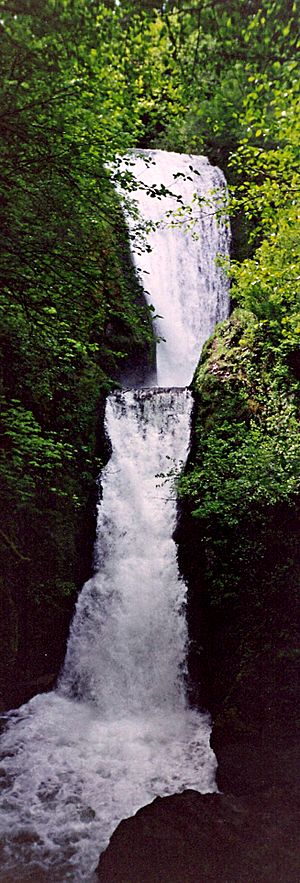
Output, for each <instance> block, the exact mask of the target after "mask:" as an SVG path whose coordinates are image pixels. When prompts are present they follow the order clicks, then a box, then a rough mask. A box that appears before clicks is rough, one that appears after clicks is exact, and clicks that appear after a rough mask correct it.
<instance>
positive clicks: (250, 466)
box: [180, 312, 300, 526]
mask: <svg viewBox="0 0 300 883" xmlns="http://www.w3.org/2000/svg"><path fill="white" fill-rule="evenodd" d="M195 393H196V403H197V423H196V457H195V461H194V462H193V464H192V466H190V467H189V469H188V471H187V473H186V475H184V476H183V477H182V479H181V481H180V493H181V494H183V495H184V496H185V495H187V496H188V498H189V499H190V501H191V505H192V510H193V514H194V515H195V516H196V517H197V518H201V519H204V520H205V521H208V522H211V521H212V520H214V519H217V521H218V522H220V523H222V522H223V523H224V524H225V525H229V526H233V525H238V523H239V522H240V521H241V520H242V519H243V518H245V517H246V516H247V515H248V516H249V517H250V516H251V517H255V518H256V517H259V516H260V515H262V514H264V513H265V511H266V508H268V507H270V506H272V505H274V504H275V503H277V502H279V501H285V500H286V501H288V500H292V499H293V496H294V495H295V494H297V492H299V488H300V441H299V423H298V398H297V394H298V395H299V384H298V383H297V381H296V379H295V377H293V375H292V374H291V373H290V372H289V369H288V366H287V363H286V350H285V348H282V349H281V350H280V349H277V348H276V346H275V347H274V346H272V342H271V341H270V338H269V335H268V329H266V327H265V324H264V323H259V322H257V321H256V320H255V317H254V316H253V315H252V314H249V313H241V312H237V313H236V314H235V313H234V314H233V315H232V317H231V319H230V320H229V321H228V322H227V323H226V324H225V325H224V327H223V328H222V329H221V328H220V331H219V332H218V334H217V336H216V338H214V339H213V341H212V343H211V344H210V345H209V346H208V347H207V350H206V354H205V357H204V361H203V362H202V363H201V364H200V367H199V370H198V372H197V374H196V378H195Z"/></svg>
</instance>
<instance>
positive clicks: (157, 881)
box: [97, 789, 300, 883]
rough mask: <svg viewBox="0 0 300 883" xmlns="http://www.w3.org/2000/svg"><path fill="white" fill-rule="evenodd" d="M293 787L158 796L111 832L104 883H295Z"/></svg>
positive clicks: (297, 801) (296, 802) (298, 858)
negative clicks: (241, 794) (238, 793)
mask: <svg viewBox="0 0 300 883" xmlns="http://www.w3.org/2000/svg"><path fill="white" fill-rule="evenodd" d="M299 815H300V797H299V793H298V792H297V791H296V789H292V790H291V791H288V792H287V791H285V790H279V791H269V792H268V793H264V794H259V795H257V796H254V795H253V796H251V797H247V798H246V797H244V798H243V797H233V796H225V795H220V794H206V795H201V794H198V793H197V792H195V791H185V792H184V793H183V794H177V795H174V796H172V797H167V798H157V799H156V800H155V801H154V802H153V803H152V804H150V806H146V807H144V808H143V809H141V810H139V812H138V813H137V814H136V815H135V816H134V817H133V818H131V819H126V820H125V821H123V822H121V824H120V825H119V826H118V828H117V830H116V831H115V832H114V834H113V836H112V838H111V841H110V844H109V846H108V848H107V850H106V851H105V852H104V853H103V855H102V856H101V858H100V862H99V865H98V869H97V874H98V879H99V880H100V881H101V883H219V881H223V883H287V881H288V883H298V881H299V877H300V851H299V849H297V839H298V835H297V832H298V826H299V822H300V818H299Z"/></svg>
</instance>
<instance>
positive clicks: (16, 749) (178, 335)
mask: <svg viewBox="0 0 300 883" xmlns="http://www.w3.org/2000/svg"><path fill="white" fill-rule="evenodd" d="M149 159H150V161H151V162H150V166H149ZM131 162H132V163H134V173H135V175H136V176H137V178H140V179H141V180H142V181H143V182H144V183H145V184H146V185H148V184H149V183H152V182H153V180H155V182H156V183H157V184H160V183H162V184H164V185H165V187H167V188H168V189H173V185H172V180H173V179H172V174H173V172H174V173H175V174H177V173H178V172H182V173H183V174H184V175H186V173H187V171H188V169H189V166H190V165H192V166H193V168H195V169H197V171H198V174H197V175H195V174H192V173H190V172H189V177H191V178H192V181H187V180H183V179H182V178H181V179H180V178H179V179H177V182H178V180H179V181H180V182H181V186H180V187H179V185H178V183H177V185H176V188H177V191H176V192H179V191H180V192H181V193H182V194H183V199H184V201H186V202H187V203H190V202H191V199H192V196H193V193H194V192H195V190H197V191H198V192H200V193H201V195H204V196H205V197H207V196H208V194H209V192H210V191H211V190H212V189H216V188H217V189H218V190H219V191H220V190H222V191H224V180H223V176H222V174H221V172H219V170H217V169H213V168H212V167H211V166H210V165H209V163H208V162H207V160H205V159H204V158H203V157H185V156H181V155H176V154H166V153H163V152H161V151H156V152H147V153H146V155H145V159H143V157H141V156H139V158H137V159H134V158H132V160H131ZM154 163H155V165H154ZM150 173H151V174H150ZM150 179H151V181H150ZM171 185H172V187H171ZM174 192H175V191H174ZM137 195H138V202H139V205H140V209H141V212H142V215H143V217H144V218H146V219H147V218H148V219H149V218H151V219H152V220H155V221H157V220H158V213H159V214H160V216H161V215H162V214H163V211H166V209H167V210H168V211H170V210H171V209H173V208H174V205H175V207H176V202H175V203H174V199H173V200H172V198H171V197H170V196H166V197H164V198H163V199H162V200H161V201H160V200H158V205H157V200H155V199H153V198H151V197H149V196H147V194H146V192H145V190H144V189H141V190H139V191H138V194H137ZM215 199H217V196H215ZM197 210H198V209H197ZM194 229H195V231H196V232H197V233H198V234H199V239H194V238H191V233H190V232H189V231H186V230H184V229H182V228H181V229H177V230H176V231H175V232H174V231H172V230H170V229H169V228H168V227H167V226H166V225H165V224H164V225H162V226H160V227H159V228H158V230H157V231H156V232H153V233H152V234H151V237H150V239H151V245H152V248H153V251H152V252H151V254H150V255H149V254H143V255H142V256H139V257H137V256H136V258H135V260H136V262H137V264H138V265H139V267H140V268H141V271H143V272H145V271H147V273H149V275H147V284H146V287H147V289H148V292H149V294H148V297H149V299H150V301H152V302H153V303H154V305H155V308H156V311H157V312H158V313H159V314H161V315H162V316H163V319H158V320H156V322H157V326H158V333H161V323H163V332H162V333H163V336H164V337H165V338H166V343H160V344H159V347H158V359H157V361H158V383H159V384H160V386H162V387H168V386H169V387H173V388H171V389H167V388H163V389H161V388H159V387H154V388H152V389H150V388H145V389H139V390H124V391H118V392H116V393H112V394H111V395H110V396H109V398H108V402H107V409H106V428H107V432H108V434H109V437H110V440H111V444H112V456H111V459H110V461H109V463H108V465H107V466H106V468H105V470H104V471H103V474H102V478H101V483H102V488H103V498H102V501H101V504H100V505H99V513H98V531H97V542H96V558H97V568H96V573H95V576H94V577H93V578H92V579H91V580H90V581H89V582H88V583H86V585H85V586H84V588H83V590H82V592H81V595H80V597H79V600H78V603H77V607H76V613H75V617H74V621H73V625H72V628H71V634H70V639H69V643H68V649H67V656H66V661H65V666H64V670H63V673H62V676H61V679H60V682H59V684H58V687H57V689H56V690H55V691H53V692H52V693H49V694H43V695H39V696H36V697H35V698H34V699H32V700H31V701H30V702H28V703H27V704H26V705H24V706H22V707H21V708H20V709H19V710H17V711H14V712H11V713H10V714H9V715H8V727H7V730H6V732H5V734H4V735H3V737H2V753H1V759H0V764H1V767H0V772H1V780H0V781H1V797H0V835H1V849H2V852H1V870H0V881H2V883H17V881H22V883H27V881H28V883H29V880H30V881H32V880H35V881H36V883H50V881H51V883H66V881H74V883H79V881H85V883H87V881H91V880H92V879H93V869H94V868H95V866H96V864H97V860H98V857H99V852H100V850H101V849H103V848H104V847H105V846H106V844H107V842H108V840H109V837H110V835H111V833H112V831H113V830H114V828H115V827H116V825H117V824H118V822H119V821H120V820H121V819H122V818H124V817H126V816H128V815H131V814H133V813H134V812H135V811H136V810H137V809H138V808H139V807H141V806H143V805H145V804H146V803H149V802H150V801H151V800H152V799H153V798H154V797H155V796H157V795H167V794H172V793H174V792H178V791H181V790H183V789H184V788H195V789H197V790H199V791H202V792H206V791H213V790H215V766H216V761H215V757H214V755H213V752H212V751H211V749H210V745H209V736H210V725H209V718H208V717H207V716H206V715H203V714H200V713H198V712H196V711H195V710H193V709H190V708H189V707H188V704H187V700H186V696H185V690H184V680H185V657H186V644H187V630H186V621H185V595H186V587H185V585H184V583H183V581H182V580H181V579H180V577H179V574H178V568H177V559H176V547H175V544H174V542H173V540H172V533H173V530H174V526H175V520H176V500H175V497H174V491H173V485H172V481H171V480H168V478H164V477H162V476H167V475H168V473H170V472H171V473H172V474H174V472H175V473H176V472H178V470H179V469H180V468H181V465H182V463H183V462H184V461H185V458H186V455H187V451H188V445H189V432H190V412H191V394H190V392H189V391H188V390H186V389H185V388H180V387H184V386H185V384H186V383H188V382H189V381H190V379H191V376H192V373H193V370H194V368H195V366H196V363H197V361H198V357H199V352H200V348H201V345H202V343H203V342H204V340H205V339H206V338H207V337H208V336H209V334H210V333H211V331H212V330H213V327H214V325H215V323H216V321H218V320H219V319H221V318H224V317H225V316H226V315H227V312H228V285H227V283H226V281H225V279H224V277H223V274H222V273H221V270H220V269H219V268H218V267H216V265H215V257H216V255H217V253H221V254H223V255H224V256H226V255H227V252H228V234H227V230H226V226H225V225H218V224H217V221H216V218H215V216H214V214H213V213H212V212H211V211H210V212H207V214H206V215H205V208H204V212H203V216H202V217H201V218H200V219H199V218H198V219H197V222H196V226H195V228H194Z"/></svg>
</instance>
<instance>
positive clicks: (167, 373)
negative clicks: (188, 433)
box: [121, 150, 230, 387]
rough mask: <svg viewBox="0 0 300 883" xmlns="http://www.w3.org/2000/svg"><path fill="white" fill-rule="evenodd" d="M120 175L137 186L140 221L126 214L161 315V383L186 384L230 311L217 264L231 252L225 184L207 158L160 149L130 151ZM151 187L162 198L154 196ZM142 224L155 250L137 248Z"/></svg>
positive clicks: (136, 257) (135, 251)
mask: <svg viewBox="0 0 300 883" xmlns="http://www.w3.org/2000/svg"><path fill="white" fill-rule="evenodd" d="M121 170H122V171H124V170H128V171H130V172H131V174H132V175H133V176H134V178H135V179H136V181H137V182H138V188H137V189H136V190H134V191H133V193H132V195H131V196H130V201H131V202H133V203H135V204H136V206H137V208H138V210H139V216H140V220H139V221H137V219H136V218H135V219H134V218H133V217H132V216H131V217H130V215H128V222H129V227H130V230H131V234H132V237H133V247H132V251H133V257H134V261H135V264H136V267H137V268H138V271H139V274H140V279H141V282H142V285H143V288H144V290H145V294H146V298H147V301H148V303H149V304H153V306H154V307H155V313H156V314H157V318H155V320H154V327H155V332H156V334H157V336H158V338H160V343H159V344H158V346H157V385H158V386H164V387H170V386H187V385H188V384H189V383H190V382H191V380H192V377H193V373H194V371H195V368H196V366H197V363H198V360H199V356H200V353H201V349H202V346H203V344H204V343H205V341H206V340H207V339H208V337H210V335H211V334H212V332H213V330H214V327H215V324H216V322H219V321H222V320H223V319H225V318H226V317H227V315H228V310H229V282H228V279H227V278H226V276H225V273H224V271H222V269H221V267H220V266H219V265H218V262H217V260H216V259H217V258H218V256H219V255H220V256H222V257H225V258H226V257H227V256H228V252H229V240H230V234H229V227H228V223H227V219H226V182H225V178H224V175H223V173H222V172H221V171H220V169H218V168H216V167H213V166H211V165H210V163H209V161H208V159H207V158H206V157H203V156H186V155H184V154H177V153H167V152H166V151H163V150H145V151H139V152H138V153H137V152H136V153H132V154H130V155H129V156H128V157H126V159H125V160H124V162H123V165H122V167H121ZM153 188H156V190H157V189H160V188H161V189H162V191H163V192H164V193H165V195H161V196H160V197H158V196H156V197H155V195H154V193H155V191H154V190H153ZM165 191H168V192H167V193H166V192H165ZM222 206H223V207H224V215H223V218H222V217H221V216H220V215H219V210H220V209H221V208H222ZM141 220H142V221H144V222H146V232H147V249H149V247H150V248H151V251H149V250H143V251H142V252H141V251H140V248H139V246H138V239H137V238H136V236H137V232H138V228H139V224H140V221H141Z"/></svg>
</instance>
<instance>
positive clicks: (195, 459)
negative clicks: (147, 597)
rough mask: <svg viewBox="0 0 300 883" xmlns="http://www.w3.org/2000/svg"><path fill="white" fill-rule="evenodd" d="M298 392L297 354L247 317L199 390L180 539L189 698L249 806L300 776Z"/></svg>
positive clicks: (226, 784) (205, 364)
mask: <svg viewBox="0 0 300 883" xmlns="http://www.w3.org/2000/svg"><path fill="white" fill-rule="evenodd" d="M299 386H300V384H299V375H298V368H297V363H296V353H295V351H292V350H288V349H287V348H286V347H285V346H279V345H276V344H274V341H272V337H270V331H269V329H266V326H265V324H264V323H260V322H259V321H258V320H257V318H256V317H255V316H254V315H253V314H252V313H249V312H244V311H240V310H237V311H235V312H234V313H233V314H232V316H231V318H230V319H229V320H228V321H227V322H226V323H224V325H223V326H219V327H218V328H217V330H216V334H215V335H214V337H213V338H212V339H211V340H210V341H209V342H208V344H207V346H206V349H205V352H204V354H203V357H202V360H201V362H200V365H199V368H198V370H197V372H196V375H195V378H194V393H195V411H194V428H193V441H192V449H191V453H190V457H189V461H188V464H187V468H186V470H185V474H184V476H183V478H182V480H181V485H180V493H181V497H182V503H181V518H180V523H179V527H178V531H177V539H178V540H179V559H180V566H181V569H182V571H183V573H184V575H185V577H186V578H187V580H188V585H189V603H188V618H189V630H190V637H191V649H190V659H189V669H190V690H191V695H192V699H193V700H194V701H197V702H198V701H200V702H201V701H202V702H204V703H205V704H206V705H208V706H209V707H210V709H211V711H212V713H213V717H214V719H215V721H214V730H213V744H214V747H215V750H216V753H217V756H218V760H219V764H220V769H219V785H220V787H221V788H226V789H228V790H230V791H232V790H236V791H238V792H241V793H243V792H245V791H247V790H251V789H252V788H253V789H254V790H255V789H256V788H257V786H258V785H260V787H264V786H265V785H267V784H268V785H271V784H272V785H273V784H274V783H275V782H279V783H280V782H281V783H282V782H285V781H286V780H287V779H289V778H290V779H293V776H294V775H295V750H294V749H295V740H296V733H297V715H296V707H297V701H298V698H297V697H298V687H299V680H298V677H299V676H298V661H299V633H298V622H299V616H298V614H299V606H298V604H299V602H298V600H297V589H298V584H299V576H300V557H299V545H298V540H299V509H300V506H299V496H298V493H299V483H300V441H299V431H298V408H299ZM203 685H204V686H203Z"/></svg>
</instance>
